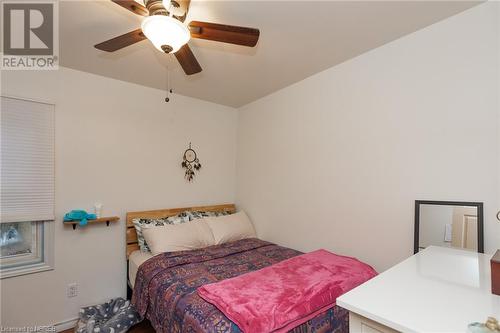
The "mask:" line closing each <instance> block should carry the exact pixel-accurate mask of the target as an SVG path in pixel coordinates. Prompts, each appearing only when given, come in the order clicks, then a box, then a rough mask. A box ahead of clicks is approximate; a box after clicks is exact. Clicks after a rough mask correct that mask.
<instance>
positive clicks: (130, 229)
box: [125, 204, 236, 259]
mask: <svg viewBox="0 0 500 333" xmlns="http://www.w3.org/2000/svg"><path fill="white" fill-rule="evenodd" d="M195 210H198V211H205V212H222V211H225V212H231V213H234V212H235V211H236V207H235V206H234V204H225V205H215V206H199V207H184V208H169V209H158V210H145V211H142V212H127V228H126V230H125V232H126V234H125V235H126V240H127V248H126V255H127V259H128V256H129V255H130V253H132V252H133V251H135V250H139V244H138V243H137V233H136V232H135V228H134V224H133V223H132V220H133V219H137V218H142V219H159V218H164V217H169V216H175V215H177V214H179V213H181V212H184V211H195Z"/></svg>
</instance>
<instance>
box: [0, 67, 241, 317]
mask: <svg viewBox="0 0 500 333" xmlns="http://www.w3.org/2000/svg"><path fill="white" fill-rule="evenodd" d="M1 74H2V89H1V92H2V94H3V95H11V96H19V97H26V98H31V99H40V100H44V101H49V102H52V103H54V104H55V105H56V214H57V221H56V222H55V266H56V268H55V270H53V271H49V272H44V273H38V274H31V275H24V276H20V277H15V278H10V279H4V280H0V287H1V291H0V292H1V325H2V326H4V327H5V326H17V327H20V326H25V325H35V324H36V325H43V324H53V323H58V322H61V321H64V320H68V319H71V318H75V317H76V316H77V314H78V309H79V308H80V307H81V306H83V305H90V304H96V303H98V302H101V301H104V300H107V299H108V298H111V297H116V296H124V295H125V291H126V266H125V238H124V237H125V213H126V212H127V211H133V210H146V209H155V208H168V207H182V206H186V205H188V206H189V205H193V204H216V203H230V202H234V187H235V185H234V178H235V177H234V175H235V157H236V152H235V148H236V124H237V123H236V122H237V112H236V110H234V109H232V108H228V107H225V106H220V105H216V104H212V103H208V102H203V101H200V100H196V99H192V98H188V97H183V96H177V95H174V96H173V97H172V98H171V102H170V103H168V104H166V103H165V102H164V101H163V99H164V92H162V91H159V90H154V89H151V88H146V87H142V86H138V85H134V84H130V83H126V82H121V81H117V80H113V79H108V78H104V77H100V76H96V75H91V74H87V73H83V72H78V71H73V70H69V69H64V68H62V69H60V70H59V71H57V72H56V71H46V72H42V71H26V72H13V71H10V72H2V73H1ZM190 141H191V142H192V143H193V147H194V148H195V149H196V150H197V152H198V154H199V158H200V161H201V163H202V169H201V170H200V172H199V174H197V175H196V177H195V180H194V182H193V183H191V184H189V183H187V182H186V181H185V180H184V179H183V176H184V172H183V169H182V168H181V166H180V163H181V161H182V154H183V153H184V150H185V149H186V148H187V145H188V144H189V142H190ZM97 201H98V202H102V203H103V205H104V206H103V213H104V215H108V216H109V215H119V216H120V217H121V218H122V220H121V221H120V223H119V224H114V225H112V226H110V227H106V226H105V225H92V226H88V227H86V228H84V229H77V230H76V231H73V230H72V229H71V227H64V226H63V225H62V223H61V220H62V216H63V214H64V213H65V212H67V211H69V210H71V209H77V208H83V209H86V210H92V207H93V204H94V203H95V202H97ZM71 282H76V283H78V284H79V288H80V294H79V296H78V297H76V298H66V285H67V284H68V283H71Z"/></svg>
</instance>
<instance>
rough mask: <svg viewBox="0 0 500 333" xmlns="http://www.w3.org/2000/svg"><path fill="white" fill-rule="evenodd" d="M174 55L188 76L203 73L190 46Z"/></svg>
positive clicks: (184, 47) (182, 48)
mask: <svg viewBox="0 0 500 333" xmlns="http://www.w3.org/2000/svg"><path fill="white" fill-rule="evenodd" d="M174 54H175V57H176V58H177V60H178V61H179V63H180V64H181V66H182V69H183V70H184V72H185V73H186V74H187V75H193V74H196V73H199V72H201V66H200V64H199V63H198V60H196V57H195V56H194V54H193V51H191V48H190V47H189V45H188V44H186V45H184V46H183V47H181V48H180V49H179V51H177V52H175V53H174Z"/></svg>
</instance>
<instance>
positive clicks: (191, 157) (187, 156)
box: [182, 142, 201, 181]
mask: <svg viewBox="0 0 500 333" xmlns="http://www.w3.org/2000/svg"><path fill="white" fill-rule="evenodd" d="M182 168H184V169H186V172H185V173H184V178H186V179H187V180H188V181H192V180H193V177H194V171H195V170H196V171H198V170H200V168H201V164H200V160H199V159H198V156H197V155H196V152H195V151H194V150H193V149H192V148H191V142H190V143H189V148H188V149H186V151H185V152H184V156H183V158H182Z"/></svg>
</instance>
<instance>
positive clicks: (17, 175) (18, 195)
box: [0, 97, 55, 223]
mask: <svg viewBox="0 0 500 333" xmlns="http://www.w3.org/2000/svg"><path fill="white" fill-rule="evenodd" d="M54 117H55V115H54V105H51V104H44V103H38V102H32V101H27V100H22V99H16V98H8V97H1V108H0V123H1V125H0V129H1V134H0V139H1V144H0V147H1V153H0V157H1V163H0V164H1V169H0V181H1V184H0V186H1V190H0V194H1V198H0V217H1V219H0V222H2V223H5V222H21V221H45V220H54V187H55V186H54V179H55V177H54V154H55V152H54Z"/></svg>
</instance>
